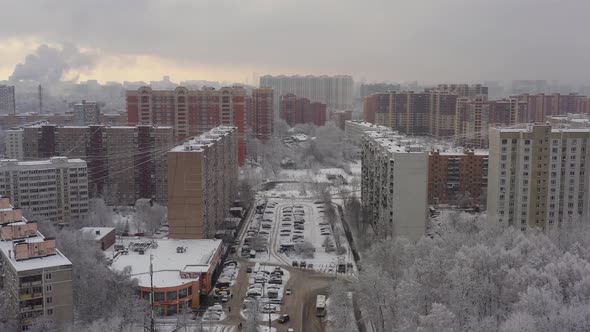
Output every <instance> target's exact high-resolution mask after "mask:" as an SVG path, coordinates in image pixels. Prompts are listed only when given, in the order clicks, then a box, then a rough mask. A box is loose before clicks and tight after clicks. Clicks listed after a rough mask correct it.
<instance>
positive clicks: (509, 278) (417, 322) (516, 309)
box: [332, 214, 590, 332]
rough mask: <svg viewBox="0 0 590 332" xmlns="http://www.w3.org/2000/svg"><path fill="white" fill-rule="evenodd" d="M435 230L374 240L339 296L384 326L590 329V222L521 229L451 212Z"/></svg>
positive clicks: (511, 331) (399, 328)
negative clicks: (348, 295) (352, 299)
mask: <svg viewBox="0 0 590 332" xmlns="http://www.w3.org/2000/svg"><path fill="white" fill-rule="evenodd" d="M433 234H434V235H432V236H430V237H423V238H422V239H421V240H420V241H418V242H417V243H409V242H407V241H405V240H404V239H395V240H383V241H379V242H377V243H375V244H374V245H373V246H371V247H370V248H369V249H368V250H367V251H365V252H364V255H363V257H364V259H363V261H362V264H361V271H360V274H359V280H358V282H354V283H352V284H348V285H343V286H341V287H335V288H334V289H333V292H332V296H342V294H338V293H339V292H345V291H353V292H354V293H355V294H356V297H357V299H358V303H359V304H360V308H362V310H363V316H364V318H365V319H367V320H370V321H371V322H372V323H373V324H374V327H375V328H376V330H377V331H380V332H384V331H484V332H485V331H498V330H500V331H504V332H516V331H590V229H589V226H588V225H587V223H579V224H575V223H573V224H567V225H563V226H562V227H560V229H559V230H558V231H555V232H550V233H548V234H545V233H542V232H540V231H536V230H532V231H528V232H526V233H521V232H520V231H516V230H514V229H512V228H502V227H500V225H498V224H497V223H491V222H488V221H487V220H486V218H485V217H482V216H472V215H467V214H451V215H450V216H448V217H447V218H445V220H444V222H442V223H441V225H439V226H438V229H437V230H436V231H435V232H433ZM347 310H349V311H350V310H352V308H347ZM349 321H350V320H349ZM349 323H350V324H356V323H357V322H349ZM339 330H342V331H346V329H345V328H341V329H339Z"/></svg>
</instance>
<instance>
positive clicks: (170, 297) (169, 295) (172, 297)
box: [166, 291, 177, 301]
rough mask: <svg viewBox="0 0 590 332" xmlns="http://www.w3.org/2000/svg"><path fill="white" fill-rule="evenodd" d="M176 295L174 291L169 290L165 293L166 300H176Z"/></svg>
mask: <svg viewBox="0 0 590 332" xmlns="http://www.w3.org/2000/svg"><path fill="white" fill-rule="evenodd" d="M176 299H177V296H176V291H170V292H168V293H166V300H167V301H170V300H176Z"/></svg>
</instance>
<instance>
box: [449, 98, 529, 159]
mask: <svg viewBox="0 0 590 332" xmlns="http://www.w3.org/2000/svg"><path fill="white" fill-rule="evenodd" d="M527 107H528V105H527V103H526V102H525V101H519V100H517V99H516V98H507V99H502V100H493V101H490V100H487V99H486V98H485V97H484V96H478V97H475V98H473V99H469V98H459V100H458V101H457V111H456V114H455V142H456V143H457V144H458V145H461V146H465V147H470V148H487V146H488V130H489V128H491V127H496V126H514V125H517V124H520V123H524V122H525V120H524V117H525V114H526V112H527Z"/></svg>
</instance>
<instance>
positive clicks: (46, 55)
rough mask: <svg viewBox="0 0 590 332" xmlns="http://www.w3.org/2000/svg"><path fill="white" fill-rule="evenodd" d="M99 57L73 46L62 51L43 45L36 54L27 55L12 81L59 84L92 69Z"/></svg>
mask: <svg viewBox="0 0 590 332" xmlns="http://www.w3.org/2000/svg"><path fill="white" fill-rule="evenodd" d="M97 60H98V55H97V54H95V53H92V52H80V49H78V47H76V46H75V45H72V44H63V45H62V47H61V49H60V48H55V47H51V46H48V45H46V44H43V45H41V46H39V47H38V48H37V50H36V51H35V53H33V54H29V55H27V57H26V58H25V62H24V63H19V64H17V65H16V66H15V67H14V72H13V73H12V75H11V76H10V80H11V81H27V80H30V81H36V82H57V81H60V80H62V79H64V77H65V75H72V74H73V75H75V76H76V77H77V75H79V72H81V71H84V70H89V69H92V68H93V67H94V66H95V65H96V62H97Z"/></svg>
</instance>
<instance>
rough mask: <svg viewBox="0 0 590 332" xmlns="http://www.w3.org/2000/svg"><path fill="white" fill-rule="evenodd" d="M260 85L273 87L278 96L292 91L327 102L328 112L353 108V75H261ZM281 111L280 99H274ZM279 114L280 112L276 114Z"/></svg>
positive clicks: (275, 104) (317, 100)
mask: <svg viewBox="0 0 590 332" xmlns="http://www.w3.org/2000/svg"><path fill="white" fill-rule="evenodd" d="M260 87H271V88H273V90H274V93H275V94H276V95H277V96H281V95H286V94H288V93H292V94H294V95H296V96H298V97H303V98H307V99H309V100H310V101H312V102H320V103H322V104H326V105H327V108H328V112H332V111H337V110H352V109H353V104H352V100H353V80H352V77H351V76H347V75H337V76H311V75H307V76H283V75H280V76H271V75H266V76H261V77H260ZM274 109H275V112H276V113H278V111H279V99H278V98H276V99H275V101H274ZM276 115H277V116H278V114H276Z"/></svg>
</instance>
